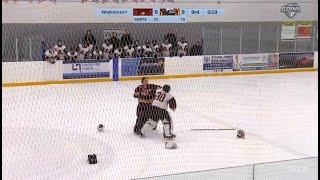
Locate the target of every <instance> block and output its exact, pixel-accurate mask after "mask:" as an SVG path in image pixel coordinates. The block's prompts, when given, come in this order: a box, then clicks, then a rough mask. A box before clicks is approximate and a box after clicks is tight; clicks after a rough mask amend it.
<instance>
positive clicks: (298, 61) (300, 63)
mask: <svg viewBox="0 0 320 180" xmlns="http://www.w3.org/2000/svg"><path fill="white" fill-rule="evenodd" d="M313 63H314V52H291V53H280V54H279V66H280V69H288V68H312V67H313Z"/></svg>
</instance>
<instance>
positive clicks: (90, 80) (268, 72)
mask: <svg viewBox="0 0 320 180" xmlns="http://www.w3.org/2000/svg"><path fill="white" fill-rule="evenodd" d="M313 71H318V69H317V68H297V69H279V70H261V71H232V72H215V73H209V74H208V73H207V74H186V75H159V76H148V77H149V79H172V78H196V77H212V76H235V75H256V74H276V73H291V72H313ZM140 79H141V77H122V78H120V79H119V80H120V81H132V80H140ZM110 81H112V79H111V78H94V79H70V80H61V81H39V82H18V83H3V84H2V87H21V86H39V85H50V84H78V83H96V82H110Z"/></svg>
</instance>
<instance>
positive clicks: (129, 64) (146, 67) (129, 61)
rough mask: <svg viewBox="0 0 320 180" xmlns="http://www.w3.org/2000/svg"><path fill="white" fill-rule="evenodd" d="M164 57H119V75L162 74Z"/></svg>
mask: <svg viewBox="0 0 320 180" xmlns="http://www.w3.org/2000/svg"><path fill="white" fill-rule="evenodd" d="M163 74H164V58H152V57H142V58H123V59H121V76H122V77H128V76H145V75H163Z"/></svg>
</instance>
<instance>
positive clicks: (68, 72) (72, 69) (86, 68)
mask: <svg viewBox="0 0 320 180" xmlns="http://www.w3.org/2000/svg"><path fill="white" fill-rule="evenodd" d="M62 66H63V70H62V76H63V79H80V78H102V77H110V61H109V60H89V59H88V60H78V61H76V62H63V63H62Z"/></svg>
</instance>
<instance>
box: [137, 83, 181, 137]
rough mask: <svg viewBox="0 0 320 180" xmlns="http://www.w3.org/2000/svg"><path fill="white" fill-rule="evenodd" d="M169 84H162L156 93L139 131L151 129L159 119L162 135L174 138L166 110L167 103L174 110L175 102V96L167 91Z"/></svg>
mask: <svg viewBox="0 0 320 180" xmlns="http://www.w3.org/2000/svg"><path fill="white" fill-rule="evenodd" d="M169 92H170V86H169V85H164V86H163V88H162V89H160V90H158V91H157V93H156V99H155V100H154V101H153V103H152V108H151V109H152V110H151V111H150V113H149V118H148V119H149V120H148V121H147V122H146V123H145V124H144V126H143V128H142V130H141V132H142V134H144V133H146V131H151V130H152V129H153V128H155V127H156V126H157V123H158V121H159V120H161V121H162V123H163V137H164V138H175V137H176V135H174V134H172V132H171V131H172V119H171V116H170V114H169V112H168V110H167V108H168V105H169V107H170V109H171V110H172V111H175V109H176V107H177V103H176V100H175V98H174V97H173V96H172V95H171V94H170V93H169Z"/></svg>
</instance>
